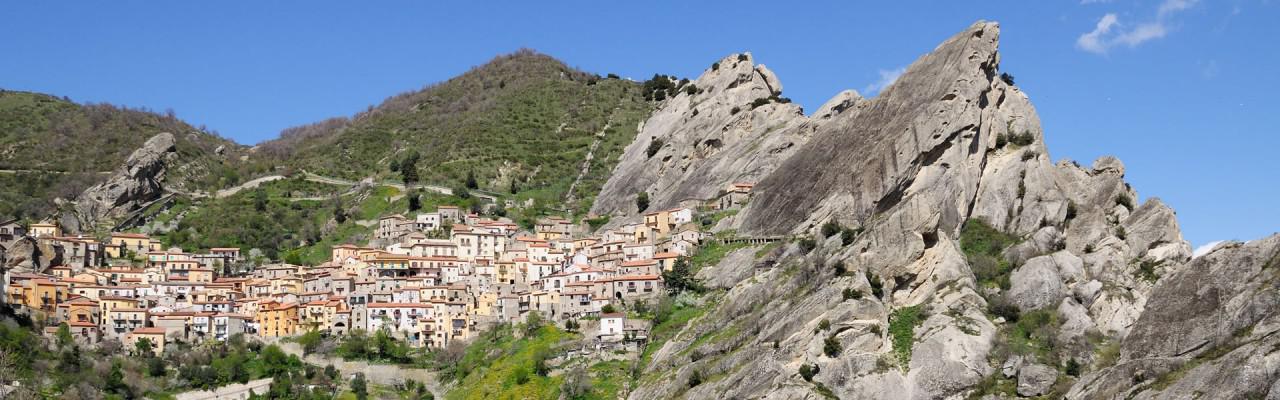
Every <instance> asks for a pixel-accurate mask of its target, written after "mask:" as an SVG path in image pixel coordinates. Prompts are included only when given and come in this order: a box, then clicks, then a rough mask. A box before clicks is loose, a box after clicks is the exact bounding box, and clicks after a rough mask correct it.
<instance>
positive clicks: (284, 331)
mask: <svg viewBox="0 0 1280 400" xmlns="http://www.w3.org/2000/svg"><path fill="white" fill-rule="evenodd" d="M255 319H256V320H257V322H258V329H259V330H258V335H260V336H263V337H280V336H292V335H294V334H296V333H297V331H298V303H292V302H290V303H284V304H279V303H275V302H267V303H262V304H259V305H258V314H257V317H256V318H255Z"/></svg>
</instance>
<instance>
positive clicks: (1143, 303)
mask: <svg viewBox="0 0 1280 400" xmlns="http://www.w3.org/2000/svg"><path fill="white" fill-rule="evenodd" d="M998 39H999V27H998V26H997V25H996V24H994V23H986V22H980V23H977V24H974V25H973V26H971V27H969V28H968V29H966V30H965V31H964V32H961V33H959V34H957V35H955V36H953V37H952V38H950V39H948V40H946V41H945V42H944V43H943V44H941V45H940V46H938V47H937V48H936V49H935V50H934V51H933V52H932V53H930V54H927V55H925V56H923V57H921V58H920V59H919V60H917V61H916V62H914V63H913V64H912V65H911V66H910V67H908V68H907V70H906V72H905V73H904V74H903V75H902V76H901V77H900V78H899V79H898V81H897V82H895V83H894V84H892V85H891V86H890V87H888V88H886V89H885V90H884V91H883V92H882V93H881V94H880V95H879V96H878V97H876V98H873V99H862V98H861V97H859V96H858V95H857V94H856V93H854V92H851V91H850V92H844V93H841V94H840V95H838V96H837V97H836V98H835V99H832V100H831V101H829V102H828V103H827V104H825V105H823V106H822V107H820V108H819V110H818V111H817V112H815V113H814V114H813V115H812V116H811V117H809V119H808V121H807V122H806V123H805V124H804V126H806V127H809V129H812V134H811V139H809V140H808V141H807V143H804V144H803V145H802V146H800V147H799V148H798V149H796V150H794V151H792V152H791V154H790V155H789V156H787V157H785V158H784V159H782V161H781V163H780V164H779V165H778V166H777V167H776V169H774V170H773V171H772V172H768V173H767V174H766V175H764V177H763V179H761V180H760V181H759V183H758V184H757V185H756V187H755V190H754V192H753V198H752V200H751V202H750V203H749V205H748V206H747V207H746V208H745V209H744V210H743V211H742V212H741V213H740V214H738V216H737V217H736V218H733V219H726V220H724V221H721V222H720V224H719V225H718V226H717V227H718V228H720V229H737V232H738V233H739V234H742V235H758V236H777V235H802V236H811V237H819V236H820V235H819V229H818V226H819V225H821V224H823V223H825V222H827V221H832V220H834V221H837V222H840V223H841V224H843V225H845V226H847V227H850V228H854V229H856V230H855V231H856V232H860V234H859V235H858V236H857V237H856V238H854V240H852V242H851V243H845V242H843V241H842V240H841V239H840V238H839V236H840V235H835V236H833V237H831V238H826V239H822V238H818V240H817V241H816V246H815V249H814V250H812V251H811V252H808V253H806V252H804V251H802V250H800V249H799V248H798V246H795V245H790V246H784V247H782V248H779V249H777V250H774V251H772V252H767V253H768V254H763V253H758V252H757V251H756V250H757V249H745V250H739V251H737V252H734V253H732V254H730V255H729V256H728V257H726V258H725V259H724V261H722V262H721V263H720V264H719V265H717V266H714V267H709V268H706V269H703V270H702V271H700V275H699V276H700V277H701V278H702V279H703V280H704V282H707V283H709V284H710V285H709V286H712V287H722V288H728V293H727V294H726V295H724V296H723V297H722V298H720V299H721V301H720V303H718V304H717V305H716V306H715V308H714V309H713V310H712V311H710V312H708V313H707V314H706V315H705V316H704V317H702V318H701V319H699V320H697V321H695V322H694V323H692V324H691V325H690V327H689V328H687V329H686V330H685V331H683V332H681V333H680V334H679V335H677V338H676V339H674V340H672V341H671V342H668V343H667V344H666V345H664V346H663V347H662V348H661V349H660V350H659V351H657V352H655V353H654V354H653V362H652V363H651V364H649V365H648V366H647V367H646V368H647V370H648V371H649V372H650V373H659V372H660V371H667V370H669V372H665V373H663V379H659V380H657V381H654V382H652V383H647V384H642V385H641V386H640V387H639V388H637V390H636V391H635V392H634V393H632V398H664V397H671V396H674V395H676V394H678V393H684V394H683V395H684V396H686V397H692V398H702V397H730V398H732V397H744V398H746V397H750V398H757V397H766V398H796V397H804V396H806V395H807V393H810V392H807V391H806V390H805V389H804V388H806V387H809V385H810V383H808V382H805V381H804V380H800V379H799V378H798V377H796V375H794V373H793V371H797V370H798V369H799V368H800V366H802V365H809V366H817V367H818V370H819V371H820V372H818V373H817V374H816V375H815V376H814V377H813V378H812V382H815V383H819V384H821V385H822V387H825V388H826V390H829V391H830V392H831V393H833V394H835V395H836V396H839V397H841V398H889V399H933V398H964V397H969V396H974V397H983V396H984V395H991V396H994V398H1003V397H1007V396H1049V397H1060V396H1062V395H1064V394H1065V390H1066V388H1067V387H1068V386H1069V384H1070V383H1071V382H1073V381H1075V380H1076V377H1075V376H1076V375H1079V373H1080V371H1081V370H1084V371H1092V369H1091V368H1093V367H1092V365H1093V364H1092V363H1094V362H1095V361H1098V362H1101V361H1099V360H1103V359H1104V356H1103V355H1101V354H1102V352H1103V349H1102V348H1101V346H1102V345H1103V344H1104V343H1113V342H1118V341H1126V343H1127V341H1128V340H1129V339H1127V337H1129V336H1130V335H1131V333H1130V332H1131V331H1133V332H1135V333H1133V334H1137V333H1136V332H1137V330H1140V329H1143V328H1142V327H1141V326H1142V325H1141V322H1140V321H1141V320H1142V319H1144V318H1146V316H1147V313H1146V311H1145V310H1146V309H1147V308H1148V307H1154V302H1157V301H1161V300H1159V299H1157V294H1153V290H1157V291H1158V290H1160V289H1159V288H1161V287H1164V285H1166V283H1165V282H1166V281H1167V280H1169V279H1171V278H1170V277H1174V276H1178V275H1179V274H1181V273H1182V272H1181V271H1183V270H1184V269H1185V268H1186V263H1187V262H1188V260H1190V254H1191V253H1190V246H1189V244H1188V243H1186V241H1184V240H1183V239H1182V236H1181V233H1180V229H1179V227H1178V224H1177V220H1176V214H1175V213H1174V212H1173V210H1172V209H1171V208H1169V207H1168V206H1167V205H1165V204H1164V203H1163V202H1161V201H1160V200H1159V199H1155V198H1151V199H1146V200H1145V201H1143V202H1141V203H1140V202H1139V197H1138V194H1137V192H1136V191H1134V190H1133V189H1132V188H1131V187H1130V186H1129V185H1128V184H1127V183H1125V181H1124V173H1125V168H1124V165H1123V163H1121V162H1120V161H1119V160H1117V159H1115V158H1113V157H1103V158H1100V159H1098V160H1097V161H1096V162H1095V163H1094V165H1093V166H1092V167H1091V168H1083V167H1081V166H1079V165H1078V164H1076V163H1074V162H1070V161H1063V162H1059V163H1057V164H1054V163H1052V162H1051V161H1050V157H1049V153H1048V149H1047V148H1046V147H1045V146H1044V136H1043V133H1042V130H1041V126H1040V122H1039V118H1038V116H1037V114H1036V111H1035V108H1034V107H1033V106H1032V105H1031V103H1030V100H1029V98H1028V97H1027V95H1026V94H1025V93H1023V92H1022V91H1021V90H1020V89H1019V88H1018V87H1016V86H1014V85H1013V84H1012V83H1011V81H1012V79H1011V78H1005V77H1003V76H1002V74H1001V73H1000V70H999V61H1000V55H999V53H998V52H997V43H998ZM722 63H723V61H722ZM761 90H765V89H761ZM681 184H682V181H680V180H678V179H677V180H674V181H670V182H665V181H664V182H663V183H662V185H663V187H679V186H680V185H681ZM659 190H661V189H659ZM651 195H652V193H651ZM663 196H666V195H663ZM666 200H667V201H668V202H667V203H663V204H664V205H669V204H673V203H671V202H670V200H671V198H669V197H668V198H667V199H666ZM600 204H601V203H599V202H598V203H597V205H600ZM975 220H981V221H984V222H985V223H986V224H987V225H990V226H991V227H993V228H995V229H996V230H998V231H1001V232H1004V233H1006V234H1008V235H1010V236H1011V237H1013V238H1015V239H1014V241H1015V244H1014V245H1012V246H1009V247H1007V248H1004V249H1003V251H1002V252H1000V257H1001V258H1003V261H1004V262H1007V265H1008V267H1009V269H1010V270H1009V271H1008V272H1006V274H1007V275H1004V276H1003V278H997V279H994V280H992V281H986V282H978V279H979V278H980V277H979V276H977V275H976V274H975V271H974V269H973V268H972V266H971V265H970V264H969V259H968V257H967V256H966V255H965V253H964V252H963V251H961V248H960V243H959V242H960V239H961V238H960V234H961V232H962V228H963V227H964V226H965V224H967V223H969V221H975ZM1215 253H1216V252H1215ZM837 264H839V265H840V266H841V268H840V269H841V270H845V271H851V272H849V273H848V274H845V275H837V274H835V273H833V272H832V270H833V269H834V267H833V266H834V265H837ZM988 273H989V272H988ZM984 279H992V278H991V277H986V278H984ZM1001 279H1003V280H1004V281H1003V282H1002V281H1001ZM873 281H874V282H879V284H880V286H881V287H882V288H883V289H882V291H883V293H882V295H880V296H871V295H869V294H870V293H872V290H871V287H872V284H871V283H872V282H873ZM1223 290H1224V291H1225V290H1226V289H1225V288H1224V289H1223ZM850 291H853V292H857V293H862V294H861V295H850V294H849V293H850ZM1193 297H1194V296H1193ZM997 300H998V301H1000V302H1001V303H994V302H993V301H997ZM989 302H992V303H989ZM993 304H994V305H995V306H999V307H1006V309H1003V310H1000V311H996V310H995V308H994V307H989V306H991V305H993ZM1160 307H1162V308H1163V307H1166V305H1161V306H1160ZM1009 308H1011V309H1013V310H1014V311H1013V313H1015V314H1016V313H1021V314H1023V315H1029V317H1028V318H1036V319H1035V320H1034V321H1039V322H1037V324H1038V325H1034V326H1025V325H1017V326H1015V321H1014V320H1006V319H1005V318H1004V317H1003V316H1001V317H996V316H995V314H996V313H997V312H998V313H1001V314H1007V313H1008V312H1009V311H1008V309H1009ZM904 315H917V316H918V318H919V321H918V323H917V324H916V325H915V326H914V327H913V329H911V330H910V331H908V332H909V333H910V335H909V336H910V338H909V339H910V340H909V341H904V340H903V339H904V338H903V337H901V336H899V337H897V339H896V340H895V339H894V338H891V337H889V335H885V333H884V332H885V331H886V330H887V329H890V325H892V324H893V322H894V321H895V320H898V319H899V318H906V317H904ZM1013 317H1016V315H1013ZM822 321H827V322H826V323H822ZM827 326H829V328H824V327H827ZM824 329H829V330H826V331H824ZM893 329H898V332H899V333H898V335H902V329H903V328H902V327H901V326H899V327H897V328H893ZM1170 329H1171V328H1170ZM723 330H728V331H729V332H733V333H734V334H723V335H713V333H714V332H719V331H723ZM1028 330H1034V332H1028ZM1012 335H1030V337H1023V338H1022V339H1018V340H1020V341H1021V342H1019V343H1022V344H1019V345H1018V346H1024V347H1023V348H1020V349H1018V350H1017V351H1021V352H1023V354H1010V352H1011V351H1012V350H1010V347H1011V346H1013V344H1011V341H1014V340H1015V339H1013V336H1012ZM708 337H714V338H718V341H716V342H715V343H710V342H708V341H707V340H706V338H708ZM1026 341H1040V342H1044V343H1051V344H1052V348H1049V349H1042V350H1035V351H1030V352H1029V353H1028V350H1027V349H1026V348H1025V346H1028V345H1027V344H1026V343H1025V342H1026ZM1040 342H1037V343H1040ZM903 346H906V347H907V348H903ZM832 348H835V349H839V351H838V352H837V353H836V354H831V353H830V349H832ZM1015 359H1016V362H1014V361H1015ZM1068 361H1070V363H1068ZM1142 362H1147V363H1149V362H1150V361H1142ZM1140 363H1141V362H1140ZM741 365H751V366H752V368H745V369H743V368H738V366H741ZM1069 365H1071V366H1069ZM1268 365H1271V364H1268ZM694 372H697V373H700V374H703V375H713V376H717V377H719V378H718V380H717V381H716V382H713V383H710V384H705V383H704V384H703V385H700V386H697V387H694V388H685V387H680V383H682V382H686V381H687V378H688V376H689V375H690V374H692V373H694ZM993 374H994V375H999V376H993ZM1000 376H1002V377H1003V378H1001V377H1000ZM1126 378H1132V377H1126ZM992 379H1003V380H1004V382H1005V383H1006V384H1008V385H1010V386H1005V387H1012V388H1013V389H1009V390H1008V391H1006V392H996V393H993V392H984V391H985V390H993V389H995V387H992V386H984V385H983V384H982V382H987V381H989V380H992ZM1080 381H1081V382H1083V381H1084V380H1083V379H1081V380H1080ZM1122 381H1124V379H1122V378H1117V379H1116V380H1115V382H1122ZM686 389H687V391H685V390H686ZM1082 393H1084V392H1082ZM1088 393H1093V392H1088ZM1081 398H1095V397H1093V396H1091V395H1089V394H1085V395H1083V396H1082V397H1081Z"/></svg>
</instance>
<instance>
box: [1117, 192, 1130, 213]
mask: <svg viewBox="0 0 1280 400" xmlns="http://www.w3.org/2000/svg"><path fill="white" fill-rule="evenodd" d="M1116 204H1117V205H1121V206H1124V208H1127V209H1129V211H1133V198H1132V197H1129V195H1128V194H1124V193H1121V194H1118V195H1116Z"/></svg>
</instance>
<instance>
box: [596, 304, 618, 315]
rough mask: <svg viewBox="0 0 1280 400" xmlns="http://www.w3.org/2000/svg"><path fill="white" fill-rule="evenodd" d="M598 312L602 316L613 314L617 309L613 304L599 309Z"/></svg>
mask: <svg viewBox="0 0 1280 400" xmlns="http://www.w3.org/2000/svg"><path fill="white" fill-rule="evenodd" d="M600 312H601V313H604V314H613V313H616V312H618V309H617V308H615V307H614V306H613V304H605V305H604V307H600Z"/></svg>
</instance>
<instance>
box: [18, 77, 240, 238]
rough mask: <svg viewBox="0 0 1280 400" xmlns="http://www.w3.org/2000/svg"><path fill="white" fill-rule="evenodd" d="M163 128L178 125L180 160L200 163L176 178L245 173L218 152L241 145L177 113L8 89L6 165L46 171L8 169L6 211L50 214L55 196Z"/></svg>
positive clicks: (196, 182)
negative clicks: (216, 154)
mask: <svg viewBox="0 0 1280 400" xmlns="http://www.w3.org/2000/svg"><path fill="white" fill-rule="evenodd" d="M160 132H171V133H173V134H174V137H175V138H177V139H178V140H177V147H178V153H179V155H180V160H181V161H180V162H181V163H183V164H193V168H186V169H184V170H183V172H182V173H174V174H173V175H172V176H170V177H169V178H171V179H173V180H174V183H178V184H182V185H184V186H185V187H188V188H190V189H207V188H211V187H214V186H216V185H219V184H220V183H222V182H225V181H228V180H229V181H232V182H233V183H234V181H238V180H239V175H241V171H240V169H241V168H242V166H240V165H228V164H226V163H225V162H224V161H223V159H222V158H221V157H215V156H214V155H213V150H214V149H215V148H217V147H218V146H222V145H226V146H227V149H228V152H229V153H228V154H235V153H237V152H238V151H239V149H240V148H239V146H237V145H235V144H234V143H232V142H230V141H228V140H226V139H223V138H221V137H218V136H216V135H215V134H210V133H204V132H202V131H201V130H199V129H197V128H195V127H192V126H190V125H188V124H186V123H185V122H182V121H181V120H178V119H177V118H174V117H172V116H166V115H160V114H156V113H152V112H149V111H146V110H135V109H128V108H122V107H117V106H113V105H110V104H77V103H73V102H71V101H68V100H66V99H62V98H58V97H54V96H49V95H44V94H38V93H28V92H16V91H5V90H0V170H30V171H39V172H38V173H14V174H7V173H6V174H4V175H5V176H0V200H3V201H0V218H3V217H5V216H14V215H18V216H22V217H27V218H29V219H40V218H43V217H45V216H46V215H47V214H48V213H49V212H50V211H52V210H53V209H54V205H53V201H52V200H53V198H54V197H62V198H64V199H69V198H73V197H75V195H78V194H79V192H80V191H82V190H83V189H84V188H86V187H88V186H90V185H92V184H94V183H96V182H98V181H101V180H102V179H103V177H104V176H103V175H102V174H99V172H104V171H112V170H114V169H116V168H117V167H118V166H119V165H120V164H122V163H123V162H124V161H125V160H126V159H127V158H128V157H129V154H130V153H132V152H133V151H134V150H136V149H137V148H138V147H141V146H142V144H143V143H144V142H146V140H147V139H149V138H151V137H152V136H154V135H156V134H157V133H160ZM226 159H228V160H234V158H232V157H231V156H228V157H227V158H226ZM224 177H226V179H224Z"/></svg>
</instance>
